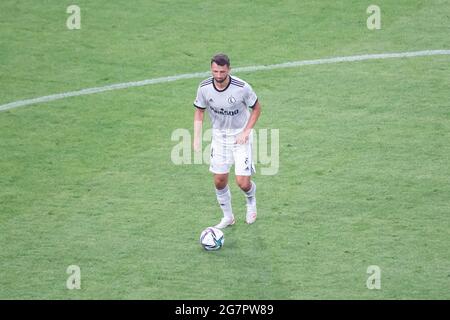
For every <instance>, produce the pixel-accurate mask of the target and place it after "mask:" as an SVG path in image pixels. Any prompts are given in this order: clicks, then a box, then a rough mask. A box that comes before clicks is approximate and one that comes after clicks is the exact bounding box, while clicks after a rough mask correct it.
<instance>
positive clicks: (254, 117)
mask: <svg viewBox="0 0 450 320" xmlns="http://www.w3.org/2000/svg"><path fill="white" fill-rule="evenodd" d="M252 109H253V111H252V113H251V115H250V119H248V122H247V125H246V126H245V128H244V131H242V133H241V134H240V135H239V136H238V137H237V138H236V143H239V144H243V143H246V142H247V141H248V136H249V135H250V132H251V131H252V129H253V127H254V126H255V124H256V121H258V118H259V115H260V114H261V105H260V104H259V101H258V100H257V101H256V103H255V105H254V106H253V108H252Z"/></svg>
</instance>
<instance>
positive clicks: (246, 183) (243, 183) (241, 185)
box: [236, 180, 252, 192]
mask: <svg viewBox="0 0 450 320" xmlns="http://www.w3.org/2000/svg"><path fill="white" fill-rule="evenodd" d="M236 182H237V185H238V186H239V188H241V190H242V191H244V192H247V191H249V190H250V189H251V187H252V184H251V183H250V181H247V180H237V181H236Z"/></svg>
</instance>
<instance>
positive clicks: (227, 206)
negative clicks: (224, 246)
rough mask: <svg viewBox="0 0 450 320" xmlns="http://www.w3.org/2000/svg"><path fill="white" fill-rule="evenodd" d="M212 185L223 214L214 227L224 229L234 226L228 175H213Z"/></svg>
mask: <svg viewBox="0 0 450 320" xmlns="http://www.w3.org/2000/svg"><path fill="white" fill-rule="evenodd" d="M214 185H215V186H216V196H217V202H219V205H220V208H221V209H222V212H223V218H222V220H221V221H220V223H219V224H218V225H216V226H215V227H216V228H218V229H223V228H226V227H228V226H230V225H233V224H234V215H233V210H232V209H231V192H230V189H229V187H228V173H225V174H214Z"/></svg>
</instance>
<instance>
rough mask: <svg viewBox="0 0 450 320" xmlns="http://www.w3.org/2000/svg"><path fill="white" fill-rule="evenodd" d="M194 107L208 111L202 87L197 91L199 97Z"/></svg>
mask: <svg viewBox="0 0 450 320" xmlns="http://www.w3.org/2000/svg"><path fill="white" fill-rule="evenodd" d="M194 107H197V108H200V109H206V99H205V96H204V95H203V91H202V87H198V90H197V97H196V98H195V101H194Z"/></svg>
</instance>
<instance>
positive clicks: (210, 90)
mask: <svg viewBox="0 0 450 320" xmlns="http://www.w3.org/2000/svg"><path fill="white" fill-rule="evenodd" d="M211 72H212V77H210V78H208V79H206V80H204V81H202V82H201V83H200V85H199V87H198V90H197V98H196V99H195V102H194V106H195V113H194V142H193V147H194V151H196V152H198V151H200V145H201V144H200V142H201V141H200V139H201V131H202V125H203V116H204V112H205V110H207V111H208V114H209V117H210V119H211V124H212V142H211V161H210V167H209V170H210V171H211V172H212V173H213V174H214V184H215V187H216V195H217V201H218V202H219V205H220V207H221V209H222V211H223V218H222V220H221V221H220V223H219V224H217V225H216V226H215V227H216V228H219V229H223V228H226V227H228V226H230V225H233V224H234V223H235V219H234V214H233V210H232V207H231V193H230V189H229V187H228V173H229V172H230V168H231V166H232V165H233V164H234V172H235V176H236V183H237V185H238V186H239V187H240V188H241V190H242V191H243V192H244V194H245V197H246V200H247V212H246V219H245V221H246V222H247V223H248V224H251V223H253V222H255V220H256V196H255V193H256V185H255V183H254V182H253V181H252V180H251V175H252V173H254V172H255V167H254V164H253V158H252V141H253V133H252V129H253V127H254V125H255V123H256V121H257V120H258V117H259V115H260V113H261V106H260V104H259V102H258V97H257V96H256V94H255V92H254V91H253V89H252V87H251V86H250V85H249V84H248V83H247V82H245V81H244V80H241V79H239V78H238V77H235V76H231V75H230V59H229V58H228V56H227V55H225V54H222V53H220V54H217V55H215V56H214V57H212V59H211ZM249 110H252V112H250V111H249Z"/></svg>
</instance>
